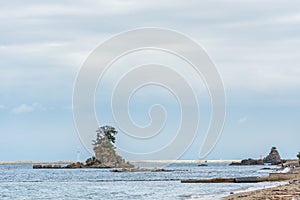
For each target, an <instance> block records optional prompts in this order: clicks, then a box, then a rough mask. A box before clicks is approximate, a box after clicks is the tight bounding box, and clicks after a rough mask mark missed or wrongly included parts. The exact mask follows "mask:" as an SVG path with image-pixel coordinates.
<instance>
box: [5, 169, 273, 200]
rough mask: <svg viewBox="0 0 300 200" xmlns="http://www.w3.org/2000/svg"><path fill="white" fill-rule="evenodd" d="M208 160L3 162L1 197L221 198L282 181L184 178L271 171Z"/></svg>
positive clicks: (264, 173)
mask: <svg viewBox="0 0 300 200" xmlns="http://www.w3.org/2000/svg"><path fill="white" fill-rule="evenodd" d="M135 165H138V166H143V164H139V163H135ZM152 165H153V166H152V167H154V166H155V165H154V164H152ZM208 165H209V166H206V167H198V165H197V163H176V164H171V165H169V166H168V167H165V168H166V169H175V170H179V171H173V172H124V173H114V172H110V169H32V165H0V199H5V200H6V199H7V200H8V199H26V200H27V199H53V200H54V199H218V198H220V197H222V196H224V195H229V193H230V192H236V191H241V190H248V189H255V188H264V187H269V186H273V185H278V183H269V182H263V183H242V184H237V183H203V184H202V183H180V180H182V179H208V178H217V177H224V178H226V177H244V176H267V175H268V173H269V171H265V170H260V169H261V168H262V167H263V166H228V163H209V164H208ZM146 167H151V164H147V166H146Z"/></svg>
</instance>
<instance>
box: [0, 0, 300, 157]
mask: <svg viewBox="0 0 300 200" xmlns="http://www.w3.org/2000/svg"><path fill="white" fill-rule="evenodd" d="M0 22H1V23H0V152H1V153H0V160H1V161H19V160H21V161H22V160H45V161H56V160H76V158H77V152H78V151H79V152H80V155H81V159H82V160H84V159H86V158H87V157H88V156H90V153H89V152H88V151H87V150H86V148H85V147H84V145H83V144H82V143H81V141H80V138H79V136H78V133H77V132H76V128H75V124H74V121H73V112H72V92H73V86H74V82H75V80H76V76H77V74H78V72H79V70H80V68H81V67H82V65H83V63H84V62H85V60H86V59H87V57H88V56H89V55H90V53H91V52H92V51H93V50H94V49H95V48H96V47H98V46H99V45H100V44H101V43H103V42H104V41H106V40H108V39H110V38H111V37H112V36H115V35H117V34H119V33H121V32H124V31H129V30H132V29H136V28H143V27H159V28H166V29H170V30H175V31H178V32H180V33H182V34H184V35H187V36H188V37H190V38H192V39H193V40H194V41H196V42H197V43H199V44H200V45H201V46H202V47H203V48H204V49H205V50H206V52H207V54H208V55H209V57H210V58H211V60H212V61H213V62H214V63H215V65H216V67H217V69H218V71H219V73H220V76H221V77H222V80H223V83H224V87H225V94H226V119H225V123H224V128H223V131H222V134H221V137H220V138H219V140H218V142H217V144H216V145H215V147H214V149H213V150H212V151H211V152H210V154H209V155H208V156H207V157H205V159H242V158H248V157H252V158H259V156H260V155H261V154H262V155H263V156H265V155H267V153H269V151H270V149H271V147H273V146H276V147H277V148H278V150H279V152H280V153H281V155H282V157H284V158H296V154H297V152H298V151H300V145H299V140H300V134H299V133H300V123H299V118H300V93H299V91H300V78H299V77H300V56H299V55H300V3H299V2H298V1H296V0H295V1H283V0H279V1H276V2H275V1H271V0H266V1H258V0H254V1H248V0H244V1H238V0H229V1H220V0H213V1H196V0H191V1H184V2H183V1H167V0H162V1H158V0H153V1H138V0H125V1H119V0H111V1H96V0H95V1H89V2H87V1H83V0H75V1H47V0H46V1H40V2H38V1H32V0H25V1H18V0H12V1H1V2H0ZM143 55H144V57H145V60H147V59H149V58H153V59H166V57H164V56H156V55H155V53H153V54H151V53H147V56H145V55H146V54H143ZM144 57H143V56H139V55H135V56H134V55H133V56H132V57H129V58H127V60H125V61H123V64H124V63H125V64H126V65H128V63H129V64H130V63H132V62H133V60H134V59H139V60H140V61H141V62H143V61H145V60H143V58H144ZM164 61H166V60H164ZM120 62H121V63H122V61H120ZM166 62H167V61H166ZM173 63H179V62H175V60H173ZM119 65H120V64H119ZM108 73H111V76H109V75H108V76H107V78H106V79H105V80H107V81H106V82H105V85H104V87H103V86H102V89H101V86H99V87H98V89H97V91H96V95H95V98H96V105H95V107H96V110H97V111H98V112H97V116H98V118H99V125H105V124H111V125H115V124H114V121H113V120H114V119H113V117H112V114H111V110H110V107H109V103H110V102H109V100H107V90H108V88H110V87H112V85H113V84H114V82H113V80H114V79H110V78H111V77H112V76H113V75H116V74H118V73H119V74H120V71H118V63H116V64H115V71H111V72H109V71H108ZM186 76H187V78H188V79H193V78H192V75H188V74H187V75H186ZM202 84H203V83H202ZM196 86H197V85H196ZM194 87H195V85H194ZM103 88H104V89H103ZM196 88H197V87H196ZM149 96H151V98H150V97H149ZM198 96H199V98H200V97H201V99H202V97H203V101H201V103H200V113H201V125H202V124H203V126H201V127H200V129H199V134H198V136H197V137H196V138H195V140H194V142H193V144H192V145H191V146H190V148H189V149H188V150H187V151H186V152H185V153H184V154H183V156H182V157H181V158H182V159H198V158H199V157H198V155H199V148H200V146H201V144H202V141H203V133H205V130H206V129H207V124H208V123H209V115H210V107H209V106H208V105H206V104H207V102H209V100H207V96H206V97H205V95H202V93H201V92H199V93H198ZM135 98H136V99H135V100H133V103H131V104H130V108H131V109H132V110H131V112H132V119H133V120H135V121H136V123H138V124H140V125H145V124H147V123H148V122H149V119H148V118H147V113H146V114H145V112H147V110H148V109H149V106H151V105H153V104H155V103H156V101H157V100H161V104H163V105H165V107H166V111H168V110H169V111H170V114H169V115H168V116H170V120H171V121H170V123H167V124H166V127H165V128H166V132H168V133H173V132H174V130H175V129H176V127H177V125H178V122H179V119H178V118H176V116H177V115H178V114H179V112H177V111H173V110H174V106H176V105H175V104H176V99H174V97H172V95H171V96H170V95H168V94H167V93H166V91H163V92H161V88H157V87H152V88H151V87H150V88H148V89H147V90H145V91H144V92H141V93H136V95H135ZM170 99H171V100H170ZM174 102H175V103H174ZM173 103H174V105H173ZM172 120H173V121H172ZM205 124H206V125H205ZM173 129H174V130H173ZM118 137H119V138H122V132H120V133H119V136H118ZM160 139H161V142H162V143H164V142H165V141H164V138H160ZM127 145H128V146H135V147H136V149H135V151H139V150H141V151H142V147H140V146H139V144H131V143H129V144H127Z"/></svg>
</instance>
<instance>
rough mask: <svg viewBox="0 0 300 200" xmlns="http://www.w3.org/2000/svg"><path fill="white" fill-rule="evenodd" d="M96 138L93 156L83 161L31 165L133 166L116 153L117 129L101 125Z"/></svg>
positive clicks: (79, 166)
mask: <svg viewBox="0 0 300 200" xmlns="http://www.w3.org/2000/svg"><path fill="white" fill-rule="evenodd" d="M96 133H97V138H96V140H94V141H93V145H94V152H95V156H93V157H92V158H88V159H87V160H86V161H85V163H82V162H74V163H72V164H69V165H67V166H64V167H62V166H58V165H33V168H34V169H45V168H46V169H50V168H55V169H59V168H63V169H75V168H133V167H134V166H133V165H132V164H130V163H129V162H126V161H125V160H124V159H123V158H122V157H121V156H119V155H117V153H116V151H115V147H114V145H113V143H114V142H115V140H116V138H115V135H116V134H117V131H116V130H115V128H114V127H111V126H103V127H100V128H99V129H98V130H97V131H96Z"/></svg>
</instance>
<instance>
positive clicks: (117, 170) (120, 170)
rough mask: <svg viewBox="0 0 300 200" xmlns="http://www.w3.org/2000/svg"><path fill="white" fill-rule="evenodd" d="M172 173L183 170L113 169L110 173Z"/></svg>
mask: <svg viewBox="0 0 300 200" xmlns="http://www.w3.org/2000/svg"><path fill="white" fill-rule="evenodd" d="M174 171H184V170H171V169H163V168H121V169H113V170H111V172H174Z"/></svg>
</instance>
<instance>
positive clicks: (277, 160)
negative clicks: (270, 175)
mask: <svg viewBox="0 0 300 200" xmlns="http://www.w3.org/2000/svg"><path fill="white" fill-rule="evenodd" d="M263 161H264V163H270V164H271V165H278V164H281V163H282V160H281V157H280V155H279V152H278V151H277V149H276V147H272V149H271V152H270V153H269V155H268V156H267V157H265V158H264V159H263Z"/></svg>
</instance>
